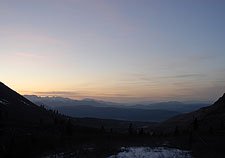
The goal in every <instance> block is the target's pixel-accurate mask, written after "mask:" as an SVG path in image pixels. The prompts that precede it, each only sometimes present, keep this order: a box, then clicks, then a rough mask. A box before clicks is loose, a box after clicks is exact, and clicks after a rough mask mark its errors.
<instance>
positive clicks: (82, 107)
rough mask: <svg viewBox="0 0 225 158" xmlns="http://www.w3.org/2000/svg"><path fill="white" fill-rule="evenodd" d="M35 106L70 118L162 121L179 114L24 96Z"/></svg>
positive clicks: (111, 104)
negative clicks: (49, 109)
mask: <svg viewBox="0 0 225 158" xmlns="http://www.w3.org/2000/svg"><path fill="white" fill-rule="evenodd" d="M25 97H26V98H28V99H30V100H31V101H33V102H35V103H36V104H39V105H42V104H44V105H45V106H46V107H48V108H53V109H55V110H58V111H59V112H60V113H63V114H66V115H68V116H72V117H92V118H103V119H117V120H130V121H163V120H166V119H168V118H170V117H172V116H175V115H177V114H179V112H176V111H170V110H166V109H144V108H135V107H132V106H125V105H121V104H118V103H109V102H103V101H96V100H91V99H85V100H71V99H68V98H60V97H37V96H34V95H32V96H27V95H26V96H25Z"/></svg>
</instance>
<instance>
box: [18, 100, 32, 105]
mask: <svg viewBox="0 0 225 158" xmlns="http://www.w3.org/2000/svg"><path fill="white" fill-rule="evenodd" d="M20 102H21V103H24V104H25V105H30V104H28V103H26V102H25V101H23V100H20Z"/></svg>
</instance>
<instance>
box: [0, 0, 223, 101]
mask: <svg viewBox="0 0 225 158" xmlns="http://www.w3.org/2000/svg"><path fill="white" fill-rule="evenodd" d="M224 8H225V1H223V0H198V1H196V0H0V81H1V82H3V83H5V84H6V85H8V86H10V87H11V88H13V89H14V90H16V91H17V92H19V93H21V94H35V95H39V96H62V97H68V98H72V99H83V98H93V99H98V100H104V101H113V102H141V101H171V100H176V101H193V100H195V101H215V100H216V99H218V98H219V97H220V96H221V95H222V94H223V93H224V92H225V29H224V28H225V19H224V17H225V9H224Z"/></svg>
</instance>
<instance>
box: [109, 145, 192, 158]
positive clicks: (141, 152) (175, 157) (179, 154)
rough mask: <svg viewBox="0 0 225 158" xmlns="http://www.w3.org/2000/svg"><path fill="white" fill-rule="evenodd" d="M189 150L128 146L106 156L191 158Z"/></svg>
mask: <svg viewBox="0 0 225 158" xmlns="http://www.w3.org/2000/svg"><path fill="white" fill-rule="evenodd" d="M191 157H192V156H191V153H190V151H186V150H179V149H172V148H164V147H157V148H150V147H130V148H124V147H122V148H121V152H120V153H118V154H117V155H112V156H110V157H108V158H191Z"/></svg>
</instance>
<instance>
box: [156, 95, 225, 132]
mask: <svg viewBox="0 0 225 158" xmlns="http://www.w3.org/2000/svg"><path fill="white" fill-rule="evenodd" d="M224 123H225V94H224V95H223V96H222V97H220V98H219V99H218V100H217V101H216V102H215V103H214V104H213V105H211V106H208V107H203V108H200V109H199V110H196V111H194V112H190V113H187V114H181V115H177V116H175V117H172V118H170V119H168V120H166V121H164V122H162V123H161V124H160V125H159V126H158V128H159V129H167V130H174V129H175V127H176V126H177V127H178V128H182V129H193V128H194V126H196V128H198V129H200V130H204V131H206V130H209V129H211V130H212V129H217V130H219V129H223V128H225V124H224ZM194 124H195V125H194Z"/></svg>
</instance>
